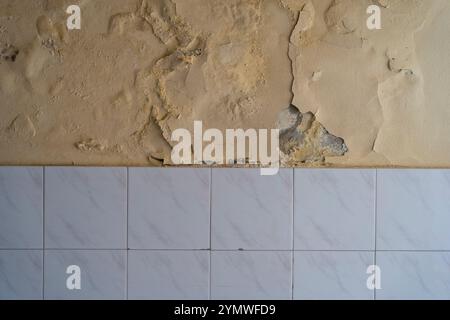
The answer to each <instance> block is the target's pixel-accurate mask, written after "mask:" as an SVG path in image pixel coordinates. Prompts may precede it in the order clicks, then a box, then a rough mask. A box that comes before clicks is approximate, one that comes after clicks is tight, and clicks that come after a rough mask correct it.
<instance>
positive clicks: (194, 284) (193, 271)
mask: <svg viewBox="0 0 450 320" xmlns="http://www.w3.org/2000/svg"><path fill="white" fill-rule="evenodd" d="M209 254H210V253H209V251H174V250H172V251H144V250H139V251H132V250H131V251H130V252H129V258H128V270H129V272H128V298H129V299H152V300H161V299H167V300H197V299H201V300H206V299H208V298H209Z"/></svg>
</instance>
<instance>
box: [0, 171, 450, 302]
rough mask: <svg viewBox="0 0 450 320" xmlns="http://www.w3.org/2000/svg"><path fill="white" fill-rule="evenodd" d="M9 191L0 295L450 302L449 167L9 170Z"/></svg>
mask: <svg viewBox="0 0 450 320" xmlns="http://www.w3.org/2000/svg"><path fill="white" fill-rule="evenodd" d="M127 170H128V173H129V175H127ZM294 171H295V174H294ZM127 178H128V179H127ZM0 191H1V192H0V218H1V220H0V299H42V298H43V297H44V298H46V299H125V298H127V296H128V297H129V298H130V299H182V300H192V299H208V298H212V299H291V298H292V297H293V298H295V299H373V297H374V296H375V298H377V299H450V294H449V292H450V285H449V283H450V271H449V270H450V258H449V255H450V233H449V232H448V230H450V218H449V217H450V215H449V214H448V212H450V197H449V195H450V171H449V170H359V169H354V170H353V169H352V170H328V169H319V170H305V169H295V170H293V169H285V170H281V172H280V174H279V175H277V176H260V171H259V170H258V169H231V170H230V169H214V170H210V169H168V168H165V169H144V168H143V169H137V168H130V169H126V168H46V169H45V171H44V170H43V168H42V167H40V168H26V167H24V168H15V167H2V168H0ZM375 191H376V192H375ZM168 193H170V195H168ZM43 208H44V210H43ZM43 211H44V212H43ZM43 221H45V226H44V224H43ZM375 221H376V222H377V223H376V226H375ZM44 227H45V228H44ZM44 230H45V232H44ZM127 234H128V236H129V237H128V238H127ZM44 236H45V249H44V250H42V248H43V241H42V240H43V237H44ZM127 241H128V244H129V247H130V248H132V250H130V251H129V252H127V251H126V250H124V249H125V248H127ZM211 244H212V249H211V250H207V249H208V248H210V246H211ZM30 249H33V250H30ZM205 249H206V250H205ZM238 249H239V250H238ZM240 249H242V250H240ZM44 252H45V254H44ZM44 256H45V259H44ZM374 256H376V258H375V259H374ZM374 260H375V263H376V264H377V265H379V267H380V268H381V269H380V270H381V276H380V281H381V287H382V288H381V290H377V291H376V292H373V291H372V290H369V289H367V286H366V284H367V279H368V278H369V276H370V274H368V273H367V267H368V266H369V265H371V264H372V263H373V261H374ZM70 265H79V266H80V268H81V284H82V289H81V291H73V290H68V289H67V287H66V281H67V279H68V277H69V276H70V275H69V274H67V273H66V271H67V267H68V266H70ZM127 278H128V281H127ZM127 286H128V288H127ZM44 292H45V296H44Z"/></svg>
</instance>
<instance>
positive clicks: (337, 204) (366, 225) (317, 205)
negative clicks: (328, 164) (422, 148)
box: [294, 169, 375, 250]
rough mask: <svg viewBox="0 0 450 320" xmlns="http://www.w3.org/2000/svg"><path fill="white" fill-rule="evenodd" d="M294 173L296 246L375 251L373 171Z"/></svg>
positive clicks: (312, 248) (311, 171) (303, 170)
mask: <svg viewBox="0 0 450 320" xmlns="http://www.w3.org/2000/svg"><path fill="white" fill-rule="evenodd" d="M294 175H295V183H294V189H295V194H294V211H295V215H294V223H295V231H294V237H295V238H294V247H295V249H298V250H375V170H357V169H354V170H329V169H313V170H308V169H295V173H294Z"/></svg>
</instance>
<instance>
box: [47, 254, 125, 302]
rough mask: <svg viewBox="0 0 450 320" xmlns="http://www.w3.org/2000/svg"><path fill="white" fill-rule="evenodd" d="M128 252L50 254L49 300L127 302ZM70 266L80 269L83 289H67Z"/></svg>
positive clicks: (48, 267)
mask: <svg viewBox="0 0 450 320" xmlns="http://www.w3.org/2000/svg"><path fill="white" fill-rule="evenodd" d="M126 255H127V253H126V250H67V251H64V250H47V251H46V252H45V264H44V273H45V277H44V284H45V285H44V288H45V293H44V296H45V299H50V300H55V299H56V300H80V299H82V300H84V299H89V300H91V299H96V300H98V299H99V300H109V299H114V300H119V299H125V298H126V278H127V277H126V272H127V270H126ZM69 266H78V267H79V270H80V283H81V289H80V290H77V289H74V290H70V289H68V288H67V279H68V278H69V277H70V276H71V275H74V274H73V273H67V271H68V269H67V268H68V267H69Z"/></svg>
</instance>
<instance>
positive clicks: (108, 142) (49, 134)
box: [0, 0, 450, 166]
mask: <svg viewBox="0 0 450 320" xmlns="http://www.w3.org/2000/svg"><path fill="white" fill-rule="evenodd" d="M70 4H71V3H70V1H66V0H39V1H36V0H24V1H19V2H18V1H12V0H0V12H1V13H0V46H1V47H0V164H64V165H71V164H75V165H130V166H132V165H150V166H153V165H154V166H159V165H163V164H170V163H171V161H170V152H171V148H172V147H173V145H174V142H172V141H170V137H171V133H172V132H173V130H175V129H177V128H187V129H189V130H192V129H193V122H194V121H195V120H201V121H203V123H204V126H205V127H208V128H217V129H220V130H225V129H232V128H243V129H247V128H256V129H260V128H268V129H270V128H276V127H277V128H279V129H280V130H281V136H280V148H281V151H282V160H283V165H284V166H302V165H306V166H322V165H331V166H391V165H394V166H450V160H449V159H450V148H448V147H447V146H448V142H449V141H448V140H449V139H450V132H449V131H450V129H449V128H448V125H447V124H448V123H449V121H450V108H448V105H449V104H450V97H449V94H448V85H449V84H450V59H449V58H448V52H449V49H450V40H449V37H448V33H449V31H450V23H449V21H450V19H449V18H450V3H448V1H446V0H431V1H428V0H408V1H406V0H383V1H381V0H379V1H370V0H230V1H220V0H207V1H205V0H96V1H87V0H85V1H80V7H81V11H82V28H81V30H73V31H68V30H67V28H66V27H65V22H66V18H67V15H66V13H65V8H67V6H69V5H70ZM370 4H378V5H380V6H382V29H381V30H372V31H371V30H368V29H367V27H366V19H367V13H366V9H367V7H368V6H369V5H370Z"/></svg>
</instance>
